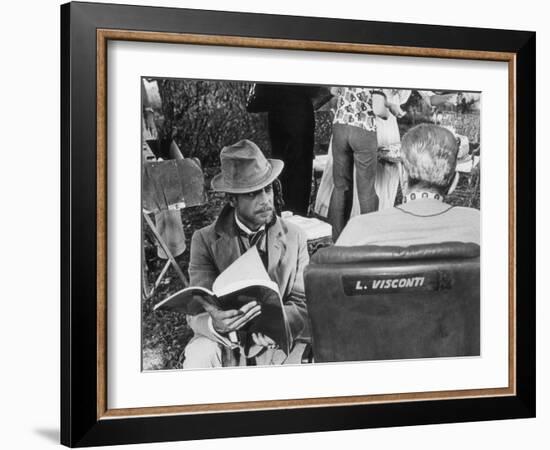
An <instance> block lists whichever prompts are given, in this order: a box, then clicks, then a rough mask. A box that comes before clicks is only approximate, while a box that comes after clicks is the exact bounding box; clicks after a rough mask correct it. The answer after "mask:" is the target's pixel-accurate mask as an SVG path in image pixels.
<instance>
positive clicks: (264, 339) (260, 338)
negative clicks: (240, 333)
mask: <svg viewBox="0 0 550 450" xmlns="http://www.w3.org/2000/svg"><path fill="white" fill-rule="evenodd" d="M252 340H253V341H254V343H255V344H256V345H259V346H260V347H267V348H275V347H277V344H275V341H274V340H273V339H271V338H270V337H269V336H266V335H265V334H262V333H252Z"/></svg>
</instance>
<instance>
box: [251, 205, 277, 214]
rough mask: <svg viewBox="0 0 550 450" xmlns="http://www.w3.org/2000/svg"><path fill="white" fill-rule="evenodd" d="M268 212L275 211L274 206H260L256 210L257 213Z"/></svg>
mask: <svg viewBox="0 0 550 450" xmlns="http://www.w3.org/2000/svg"><path fill="white" fill-rule="evenodd" d="M266 212H273V208H271V207H266V208H260V209H257V210H256V211H255V213H256V214H261V213H266Z"/></svg>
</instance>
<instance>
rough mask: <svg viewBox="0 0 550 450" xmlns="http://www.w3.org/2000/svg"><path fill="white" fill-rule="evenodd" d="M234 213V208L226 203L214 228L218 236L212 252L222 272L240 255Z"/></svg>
mask: <svg viewBox="0 0 550 450" xmlns="http://www.w3.org/2000/svg"><path fill="white" fill-rule="evenodd" d="M233 214H234V212H233V208H232V207H231V206H230V205H225V206H224V208H223V209H222V211H221V212H220V215H219V217H218V220H217V221H216V225H215V228H214V229H215V231H216V237H217V238H216V240H215V241H214V242H213V243H212V253H213V255H214V260H215V261H216V263H217V265H218V269H219V271H220V273H221V272H223V271H224V270H225V269H227V267H229V266H230V265H231V263H232V262H234V261H235V260H236V259H237V258H238V257H239V256H240V250H239V242H238V240H237V239H238V237H237V233H236V232H235V226H234V220H235V219H234V218H233Z"/></svg>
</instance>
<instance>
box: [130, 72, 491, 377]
mask: <svg viewBox="0 0 550 450" xmlns="http://www.w3.org/2000/svg"><path fill="white" fill-rule="evenodd" d="M367 81H368V80H367ZM482 99H483V93H482V92H479V91H476V92H472V91H459V90H456V89H453V86H437V87H434V86H412V87H392V86H368V85H365V86H342V85H335V86H325V85H306V84H297V83H296V84H282V83H266V82H255V81H254V80H246V81H225V80H224V81H219V80H206V79H179V78H168V77H165V78H163V77H159V76H142V78H141V108H142V110H141V136H142V138H141V153H142V159H141V160H142V168H141V169H142V173H141V205H142V211H141V212H140V214H141V215H142V221H141V223H142V233H141V236H142V249H141V270H142V274H141V281H142V285H141V345H142V348H141V361H142V370H143V371H161V370H171V369H186V370H187V369H209V368H225V367H245V366H273V365H300V364H322V363H348V362H368V361H383V360H410V359H425V358H459V357H462V358H464V357H479V356H480V355H481V352H482V349H481V345H480V342H481V334H480V333H481V330H480V313H481V312H480V310H481V308H480V246H481V245H482V244H481V239H480V227H481V223H480V222H481V220H480V207H481V205H480V189H481V183H480V164H481V162H480V160H481V142H480V141H481V140H480V135H481V130H480V124H481V121H480V114H481V105H482ZM136 128H137V127H136ZM136 132H137V130H136Z"/></svg>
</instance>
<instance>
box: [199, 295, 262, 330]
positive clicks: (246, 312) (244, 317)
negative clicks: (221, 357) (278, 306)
mask: <svg viewBox="0 0 550 450" xmlns="http://www.w3.org/2000/svg"><path fill="white" fill-rule="evenodd" d="M261 312H262V307H261V306H260V305H258V302H256V301H252V302H249V303H247V304H246V305H244V306H243V307H242V308H240V309H230V310H228V311H223V310H219V309H212V310H210V311H208V313H209V314H210V316H211V317H212V326H213V327H214V330H216V331H217V332H218V333H225V334H226V333H230V332H232V331H237V330H238V329H240V328H241V327H243V326H244V325H246V324H247V323H248V322H250V321H251V320H252V319H254V318H255V317H256V316H258V315H259V314H260V313H261Z"/></svg>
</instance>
